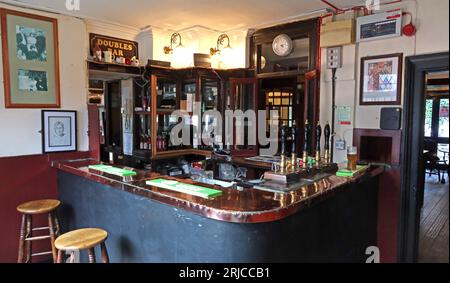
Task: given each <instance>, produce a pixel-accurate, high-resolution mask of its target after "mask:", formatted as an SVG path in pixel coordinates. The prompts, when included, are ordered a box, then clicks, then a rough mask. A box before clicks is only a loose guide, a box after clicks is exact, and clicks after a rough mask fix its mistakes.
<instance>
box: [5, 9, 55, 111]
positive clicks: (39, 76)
mask: <svg viewBox="0 0 450 283" xmlns="http://www.w3.org/2000/svg"><path fill="white" fill-rule="evenodd" d="M0 15H1V32H2V50H3V78H4V82H5V83H4V86H5V107H6V108H59V107H60V90H59V57H58V23H57V20H56V19H53V18H47V17H43V16H38V15H33V14H27V13H22V12H18V11H13V10H7V9H0Z"/></svg>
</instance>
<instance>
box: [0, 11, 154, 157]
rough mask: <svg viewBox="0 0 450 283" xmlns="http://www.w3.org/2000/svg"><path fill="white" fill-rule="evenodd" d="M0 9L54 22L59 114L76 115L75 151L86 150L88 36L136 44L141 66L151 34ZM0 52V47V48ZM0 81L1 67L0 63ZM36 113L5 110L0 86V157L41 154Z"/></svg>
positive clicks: (39, 124)
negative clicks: (55, 23)
mask: <svg viewBox="0 0 450 283" xmlns="http://www.w3.org/2000/svg"><path fill="white" fill-rule="evenodd" d="M0 7H2V8H3V7H4V8H8V9H12V10H18V11H24V12H27V13H32V14H38V15H44V16H47V17H51V18H56V19H57V20H58V32H59V33H58V37H59V66H60V92H61V108H60V109H61V110H76V111H77V112H78V150H79V151H87V150H89V140H88V136H87V130H88V113H87V106H86V103H87V81H88V72H87V67H86V58H87V54H89V33H90V32H92V33H98V34H103V35H107V36H113V37H119V38H124V39H128V40H136V41H139V43H140V46H139V48H140V50H139V53H140V55H141V59H143V62H146V60H147V59H148V58H151V56H152V49H151V48H152V38H151V30H150V32H149V31H148V30H144V31H141V30H140V29H138V28H132V27H126V26H122V25H116V24H113V23H107V22H100V21H93V20H81V19H78V18H75V17H70V16H64V15H59V14H53V13H43V12H38V11H35V10H30V9H22V8H17V7H13V6H10V5H5V4H0ZM0 52H1V46H0ZM0 78H2V79H3V67H2V62H1V60H0ZM40 130H41V110H40V109H5V104H4V85H3V80H2V85H1V86H0V157H6V156H23V155H33V154H40V153H42V142H41V134H40V133H39V131H40Z"/></svg>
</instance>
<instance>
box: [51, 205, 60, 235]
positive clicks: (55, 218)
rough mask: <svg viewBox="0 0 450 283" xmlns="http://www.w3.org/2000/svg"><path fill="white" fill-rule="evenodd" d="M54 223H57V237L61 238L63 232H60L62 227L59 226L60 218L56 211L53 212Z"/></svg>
mask: <svg viewBox="0 0 450 283" xmlns="http://www.w3.org/2000/svg"><path fill="white" fill-rule="evenodd" d="M53 221H55V228H56V231H55V235H56V237H59V236H61V230H60V226H59V218H58V214H57V213H56V211H54V212H53Z"/></svg>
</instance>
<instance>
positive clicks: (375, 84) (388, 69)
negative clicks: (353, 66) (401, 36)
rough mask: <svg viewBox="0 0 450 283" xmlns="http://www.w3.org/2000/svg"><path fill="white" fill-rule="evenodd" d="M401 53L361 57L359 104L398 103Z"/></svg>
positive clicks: (400, 81) (400, 87)
mask: <svg viewBox="0 0 450 283" xmlns="http://www.w3.org/2000/svg"><path fill="white" fill-rule="evenodd" d="M402 67H403V53H396V54H388V55H380V56H370V57H363V58H361V76H360V97H359V105H400V104H401V91H402Z"/></svg>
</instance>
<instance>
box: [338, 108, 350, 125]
mask: <svg viewBox="0 0 450 283" xmlns="http://www.w3.org/2000/svg"><path fill="white" fill-rule="evenodd" d="M336 116H337V123H338V125H345V126H351V125H352V107H350V106H338V107H337V109H336Z"/></svg>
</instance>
